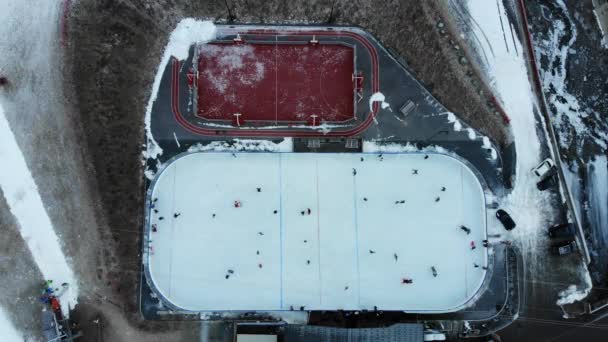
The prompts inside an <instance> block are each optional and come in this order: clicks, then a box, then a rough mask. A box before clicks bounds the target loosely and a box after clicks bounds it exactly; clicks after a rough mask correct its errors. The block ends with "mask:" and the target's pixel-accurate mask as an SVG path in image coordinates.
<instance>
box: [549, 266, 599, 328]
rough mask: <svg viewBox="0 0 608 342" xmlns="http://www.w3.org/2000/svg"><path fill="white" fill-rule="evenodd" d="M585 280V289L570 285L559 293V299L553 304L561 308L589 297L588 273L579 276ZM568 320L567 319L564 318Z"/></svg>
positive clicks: (589, 283)
mask: <svg viewBox="0 0 608 342" xmlns="http://www.w3.org/2000/svg"><path fill="white" fill-rule="evenodd" d="M581 276H582V277H583V278H584V279H585V287H584V288H579V287H578V286H577V285H570V286H568V288H567V289H565V290H562V291H560V292H559V295H558V296H559V299H558V300H557V302H555V304H557V305H559V306H563V305H566V304H572V303H574V302H577V301H580V300H582V299H584V298H585V297H587V295H589V292H591V285H592V284H591V277H590V276H589V272H585V273H584V274H583V275H581ZM564 318H568V317H564Z"/></svg>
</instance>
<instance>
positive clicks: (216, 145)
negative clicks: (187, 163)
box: [188, 138, 293, 152]
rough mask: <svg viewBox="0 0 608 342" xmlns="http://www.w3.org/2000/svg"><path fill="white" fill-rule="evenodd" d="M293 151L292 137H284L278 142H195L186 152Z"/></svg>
mask: <svg viewBox="0 0 608 342" xmlns="http://www.w3.org/2000/svg"><path fill="white" fill-rule="evenodd" d="M203 151H215V152H236V151H250V152H293V139H292V138H285V139H283V141H281V142H280V143H275V142H272V141H270V140H252V139H234V140H232V141H214V142H212V143H210V144H206V145H203V144H196V145H193V146H192V147H190V148H189V149H188V152H203Z"/></svg>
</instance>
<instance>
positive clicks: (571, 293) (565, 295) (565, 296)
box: [555, 285, 591, 306]
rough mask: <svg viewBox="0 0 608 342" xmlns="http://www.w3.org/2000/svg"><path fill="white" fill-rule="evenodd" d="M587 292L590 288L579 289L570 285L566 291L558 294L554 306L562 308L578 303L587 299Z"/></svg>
mask: <svg viewBox="0 0 608 342" xmlns="http://www.w3.org/2000/svg"><path fill="white" fill-rule="evenodd" d="M589 291H591V287H587V288H583V289H579V288H578V286H576V285H570V286H568V288H567V289H565V290H563V291H560V292H559V299H558V300H557V302H555V304H557V305H559V306H562V305H566V304H572V303H574V302H578V301H580V300H582V299H584V298H585V297H587V295H588V294H589Z"/></svg>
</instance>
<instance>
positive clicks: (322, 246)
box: [147, 152, 487, 312]
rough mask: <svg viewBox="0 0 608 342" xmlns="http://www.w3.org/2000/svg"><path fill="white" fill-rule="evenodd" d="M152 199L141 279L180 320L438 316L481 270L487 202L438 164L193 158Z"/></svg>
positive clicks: (466, 178)
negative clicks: (274, 314)
mask: <svg viewBox="0 0 608 342" xmlns="http://www.w3.org/2000/svg"><path fill="white" fill-rule="evenodd" d="M151 189H152V190H151V191H152V194H151V196H150V202H151V203H152V204H151V206H150V219H149V224H150V227H149V228H150V229H149V232H148V233H147V234H149V238H150V240H151V243H150V244H151V249H150V253H148V256H147V257H148V258H149V259H148V260H147V267H149V274H150V278H151V279H150V280H151V282H152V284H153V286H154V287H155V288H156V290H157V291H158V292H159V293H160V294H162V296H164V297H165V299H166V300H168V301H169V302H171V303H172V304H174V305H175V306H177V307H179V308H181V309H186V310H196V311H207V310H209V311H224V310H260V311H262V310H290V309H291V308H292V307H293V308H294V309H296V310H299V309H300V308H301V307H304V310H337V309H343V310H360V309H373V308H374V307H377V309H378V310H404V311H408V312H448V311H454V310H457V309H459V308H460V307H461V306H462V305H463V304H464V303H466V302H467V301H468V300H469V299H470V298H471V297H472V296H474V295H475V294H476V292H477V291H478V290H479V288H480V286H481V284H482V282H483V279H484V276H485V273H486V270H485V266H486V264H487V248H484V247H483V245H482V240H483V239H486V208H485V197H484V192H483V189H482V186H481V184H480V182H479V180H478V179H477V177H476V176H475V175H474V174H473V172H472V171H471V170H470V169H469V168H468V167H467V166H466V165H464V164H463V163H461V162H460V161H459V160H457V159H455V158H452V157H450V156H447V155H441V154H423V153H399V154H383V155H381V154H368V153H343V154H338V153H235V154H233V153H213V152H212V153H193V154H189V155H186V156H183V157H180V158H178V159H176V160H175V161H174V162H172V163H171V164H169V165H168V166H167V167H166V168H165V169H164V170H163V171H162V172H161V173H160V174H159V175H158V176H157V178H156V180H155V182H154V183H153V184H152V188H151ZM235 201H237V202H238V207H237V206H235ZM309 210H310V212H309ZM462 225H464V226H466V227H467V228H468V229H470V234H467V232H466V231H465V230H463V229H461V226H462ZM152 226H153V228H152ZM472 242H474V244H475V246H476V248H475V249H472V248H471V243H472ZM475 266H478V267H475ZM432 267H434V268H435V270H436V276H434V275H433V271H432ZM404 280H411V281H412V283H411V284H408V283H404Z"/></svg>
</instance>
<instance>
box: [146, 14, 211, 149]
mask: <svg viewBox="0 0 608 342" xmlns="http://www.w3.org/2000/svg"><path fill="white" fill-rule="evenodd" d="M215 32H216V28H215V25H213V23H212V22H210V21H200V20H196V19H192V18H186V19H182V21H180V22H179V24H177V27H176V28H175V30H173V32H172V33H171V36H170V37H169V43H168V44H167V46H166V47H165V52H164V54H163V57H162V59H161V62H160V65H159V66H158V71H157V72H156V77H155V78H154V84H153V85H152V94H151V96H150V99H149V100H148V107H147V108H146V117H145V124H146V137H147V149H146V151H144V157H145V158H153V159H154V158H157V157H158V156H159V155H161V154H162V153H163V150H162V148H161V147H160V146H159V145H158V143H157V142H156V140H154V137H153V136H152V130H151V126H150V125H151V114H152V107H153V105H154V102H155V101H156V96H157V95H158V89H159V88H160V81H161V79H162V76H163V73H164V71H165V68H166V66H167V64H168V63H169V60H171V57H175V58H177V59H179V60H184V59H186V58H188V50H189V49H190V46H192V45H193V44H196V43H204V42H207V41H209V40H212V39H215Z"/></svg>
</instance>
